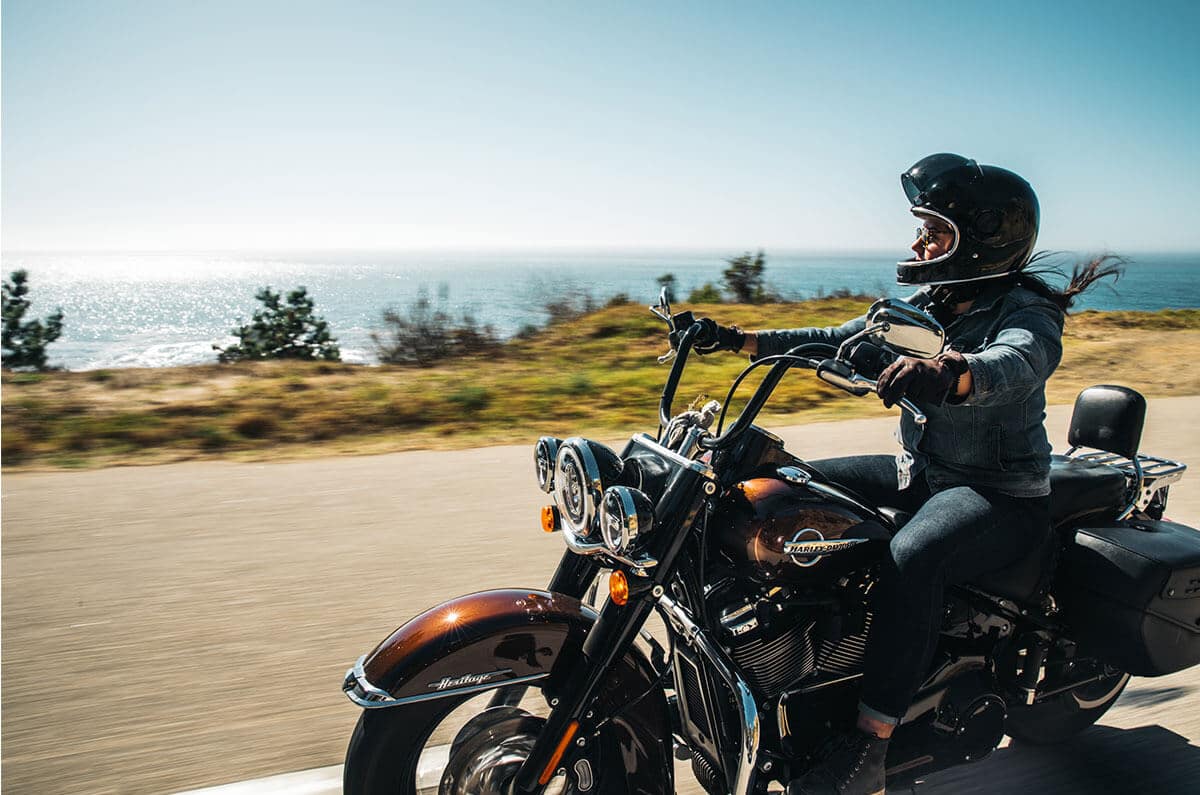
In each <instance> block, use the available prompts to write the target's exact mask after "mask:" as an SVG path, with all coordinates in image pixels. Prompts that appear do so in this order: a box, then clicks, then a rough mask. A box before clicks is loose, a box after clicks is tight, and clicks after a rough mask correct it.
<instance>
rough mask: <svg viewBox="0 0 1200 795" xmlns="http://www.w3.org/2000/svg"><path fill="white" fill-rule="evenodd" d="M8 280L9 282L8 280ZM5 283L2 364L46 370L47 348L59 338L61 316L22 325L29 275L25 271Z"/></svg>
mask: <svg viewBox="0 0 1200 795" xmlns="http://www.w3.org/2000/svg"><path fill="white" fill-rule="evenodd" d="M10 279H11V280H10ZM10 279H6V280H5V281H4V287H3V292H4V307H3V311H4V332H3V348H4V350H3V364H4V367H5V368H6V369H9V370H13V369H18V368H33V369H35V370H45V369H46V346H47V345H49V344H50V343H52V342H54V341H55V340H56V339H58V338H59V336H60V335H61V334H62V329H63V313H62V310H61V309H56V310H55V311H54V313H53V314H51V315H50V316H49V317H47V318H46V322H45V323H44V324H43V323H42V321H40V320H30V321H28V322H25V321H24V317H25V313H26V312H27V311H28V310H29V299H28V298H26V297H25V296H26V294H28V293H29V285H28V283H27V282H28V279H29V273H28V272H27V271H25V269H24V268H22V269H21V270H15V271H13V272H12V275H11V277H10Z"/></svg>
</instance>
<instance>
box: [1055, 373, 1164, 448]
mask: <svg viewBox="0 0 1200 795" xmlns="http://www.w3.org/2000/svg"><path fill="white" fill-rule="evenodd" d="M1145 421H1146V398H1144V397H1142V396H1141V395H1140V394H1139V393H1138V392H1135V391H1134V390H1132V389H1130V388H1129V387H1124V386H1112V385H1109V384H1103V385H1100V386H1089V387H1088V388H1087V389H1085V390H1083V391H1082V392H1080V393H1079V397H1077V398H1075V410H1074V411H1073V412H1072V414H1071V429H1070V430H1069V431H1068V432H1067V443H1068V444H1070V445H1071V446H1072V447H1092V448H1095V449H1097V450H1104V451H1106V452H1109V453H1116V454H1117V455H1122V456H1125V457H1126V458H1130V459H1132V458H1134V457H1135V456H1136V455H1137V451H1138V445H1139V444H1140V443H1141V441H1142V425H1143V424H1144V423H1145Z"/></svg>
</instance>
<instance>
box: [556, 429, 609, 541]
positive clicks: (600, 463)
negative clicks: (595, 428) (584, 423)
mask: <svg viewBox="0 0 1200 795" xmlns="http://www.w3.org/2000/svg"><path fill="white" fill-rule="evenodd" d="M623 467H624V464H623V463H622V461H621V458H620V456H618V455H617V454H616V453H614V452H613V451H612V450H609V449H608V448H607V447H605V446H604V445H602V444H597V443H596V442H590V441H588V440H587V439H580V438H578V437H575V438H571V439H567V440H566V441H565V442H563V443H562V446H560V447H559V448H558V457H557V459H556V462H555V472H554V486H553V488H554V502H555V503H556V504H557V505H558V510H559V513H560V515H561V516H562V520H563V523H564V524H565V525H566V526H567V527H569V528H570V529H571V530H573V531H574V532H575V533H576V534H577V535H581V536H586V535H588V534H589V533H590V532H591V528H592V520H593V519H594V518H595V517H596V510H597V509H598V508H599V506H600V498H601V496H602V495H603V493H604V487H605V483H606V482H607V483H612V482H614V481H616V479H617V478H618V477H620V475H621V470H622V469H623Z"/></svg>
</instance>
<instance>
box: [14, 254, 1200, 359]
mask: <svg viewBox="0 0 1200 795" xmlns="http://www.w3.org/2000/svg"><path fill="white" fill-rule="evenodd" d="M737 253H739V252H729V251H721V252H704V251H675V252H671V251H647V252H632V251H622V252H572V253H553V252H540V253H539V252H532V253H447V252H441V253H417V252H402V253H386V252H383V253H381V252H354V251H345V252H336V253H330V252H322V253H303V252H284V253H278V254H262V253H255V254H238V253H203V252H197V253H102V254H79V253H71V254H51V253H42V252H39V253H30V254H22V253H10V252H4V254H3V258H2V262H3V270H4V273H5V275H6V276H7V274H9V273H11V272H12V271H13V270H16V269H18V268H25V269H26V270H28V271H29V284H30V298H31V299H32V301H33V306H32V309H31V315H30V316H31V317H32V316H37V317H44V316H45V315H46V314H48V313H49V312H51V311H52V310H53V309H54V308H56V307H61V308H62V310H63V313H64V315H65V330H64V332H63V335H62V337H61V338H60V339H59V340H57V341H56V342H54V343H53V344H52V345H51V346H50V347H49V349H48V350H49V354H50V362H51V364H53V365H56V366H61V367H65V368H67V369H70V370H91V369H100V368H116V367H170V366H176V365H187V364H200V363H205V362H214V361H216V352H215V351H214V350H213V345H214V344H218V345H222V346H224V345H228V344H231V343H232V342H234V341H235V340H234V337H233V336H232V335H231V329H233V328H234V327H235V326H236V325H237V324H238V323H239V321H248V320H249V319H250V317H251V315H252V314H253V312H254V311H255V309H256V308H257V307H258V302H257V301H255V300H254V294H255V292H256V291H257V290H258V289H259V288H261V287H263V286H270V287H272V288H273V289H275V290H279V291H283V292H286V291H288V290H290V289H292V288H294V287H296V286H300V285H303V286H305V287H307V288H308V292H309V294H310V295H311V296H313V298H314V300H315V301H316V307H317V313H318V314H319V315H321V316H322V317H324V318H325V319H326V320H327V321H328V322H329V324H330V327H331V329H332V332H333V335H334V336H335V337H336V338H337V340H338V343H339V345H340V346H341V349H342V358H343V360H345V361H348V362H358V363H371V362H373V361H375V354H374V350H373V345H372V343H371V339H370V334H371V332H372V331H377V330H381V329H382V327H383V321H382V313H383V310H384V309H385V308H388V307H395V308H398V309H400V310H401V311H403V310H405V309H407V308H408V307H409V306H411V305H412V304H413V303H414V302H415V301H416V300H417V298H418V296H420V295H422V294H424V295H425V296H427V297H428V298H429V299H430V301H431V303H432V304H433V305H434V307H438V308H442V309H444V310H445V311H447V312H449V313H450V314H451V315H453V316H455V317H461V316H462V315H463V314H470V315H471V316H472V317H474V318H475V320H476V321H477V322H479V323H480V324H490V325H492V326H493V327H494V328H495V329H496V330H497V332H499V333H500V334H501V335H503V336H511V335H512V334H515V333H516V332H517V331H518V330H519V329H521V328H522V327H524V326H527V325H530V324H532V325H543V324H544V323H545V322H546V319H547V317H548V312H547V310H546V305H547V304H548V303H550V302H553V301H560V300H569V301H574V302H576V303H581V302H582V301H583V300H584V299H585V297H590V298H591V300H593V301H594V302H596V303H600V304H603V303H604V301H606V300H607V299H608V298H609V297H611V296H613V295H616V294H618V293H623V294H625V295H627V296H629V297H630V298H631V299H632V300H633V301H634V302H635V303H636V304H641V305H646V304H650V303H653V302H654V300H655V298H656V296H657V294H658V286H657V283H656V279H657V277H658V276H661V275H663V274H666V273H671V274H674V276H675V278H676V282H677V289H676V292H677V295H678V296H679V297H680V298H681V299H683V298H686V297H687V295H688V293H689V292H690V291H691V290H692V289H694V288H696V287H699V286H700V285H702V284H704V283H706V282H711V283H714V284H717V285H720V283H721V271H722V270H723V269H724V267H725V263H724V259H725V258H726V257H728V256H731V255H734V254H737ZM897 253H898V252H897ZM897 253H879V254H871V253H866V254H858V253H856V254H844V253H838V254H818V253H805V252H792V253H786V252H785V253H775V252H768V254H767V267H766V271H765V277H766V281H767V283H768V285H769V286H770V287H771V289H773V290H774V291H775V292H776V293H778V294H779V295H781V296H783V297H784V298H787V299H802V298H811V297H815V296H819V295H825V294H829V293H831V292H833V291H836V290H840V289H850V290H852V291H854V292H856V293H867V294H870V295H881V296H883V295H890V296H903V295H906V294H907V293H909V292H910V291H911V290H910V289H909V288H904V287H900V286H898V285H896V284H895V281H894V273H895V270H894V264H895V260H896V258H897ZM1127 259H1129V261H1130V264H1129V266H1128V270H1127V273H1126V275H1125V276H1124V278H1122V279H1121V280H1120V282H1118V283H1117V284H1116V285H1115V286H1114V287H1113V288H1109V287H1106V286H1097V287H1095V288H1093V290H1092V291H1091V292H1089V293H1088V294H1087V295H1086V296H1085V297H1084V298H1083V299H1082V300H1081V301H1080V303H1079V308H1085V309H1137V310H1156V309H1164V308H1185V307H1200V254H1155V255H1141V256H1138V255H1133V256H1128V257H1127ZM1064 262H1066V263H1067V264H1068V265H1069V264H1070V260H1069V259H1068V260H1064ZM630 311H645V310H644V309H640V308H638V307H637V306H631V307H630ZM722 319H723V320H728V321H730V322H735V321H736V320H737V318H735V317H729V318H722Z"/></svg>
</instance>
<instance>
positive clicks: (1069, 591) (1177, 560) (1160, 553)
mask: <svg viewBox="0 0 1200 795" xmlns="http://www.w3.org/2000/svg"><path fill="white" fill-rule="evenodd" d="M1054 595H1055V597H1056V598H1057V600H1058V602H1059V605H1060V607H1061V608H1062V614H1063V618H1064V619H1065V621H1066V623H1067V624H1068V625H1069V626H1070V627H1071V629H1072V634H1073V635H1074V636H1075V637H1074V639H1075V640H1076V642H1077V643H1078V644H1079V646H1080V649H1079V650H1080V653H1081V654H1089V655H1092V654H1094V655H1096V656H1097V657H1099V658H1101V659H1103V660H1104V661H1106V662H1108V663H1111V664H1112V665H1115V666H1117V667H1118V668H1120V669H1121V670H1123V671H1127V672H1129V673H1131V674H1135V675H1137V676H1160V675H1162V674H1169V673H1172V672H1174V671H1179V670H1181V669H1183V668H1187V667H1188V666H1191V665H1196V664H1197V663H1200V532H1197V531H1196V530H1193V529H1191V528H1190V527H1185V526H1183V525H1180V524H1175V523H1173V522H1154V521H1135V520H1129V521H1125V522H1114V523H1113V524H1112V525H1111V526H1109V527H1087V528H1081V529H1079V530H1076V531H1075V535H1074V539H1073V540H1072V542H1071V543H1069V544H1068V545H1067V548H1066V550H1065V551H1064V552H1063V557H1062V562H1061V564H1060V566H1059V569H1058V572H1057V574H1056V576H1055V588H1054Z"/></svg>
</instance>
